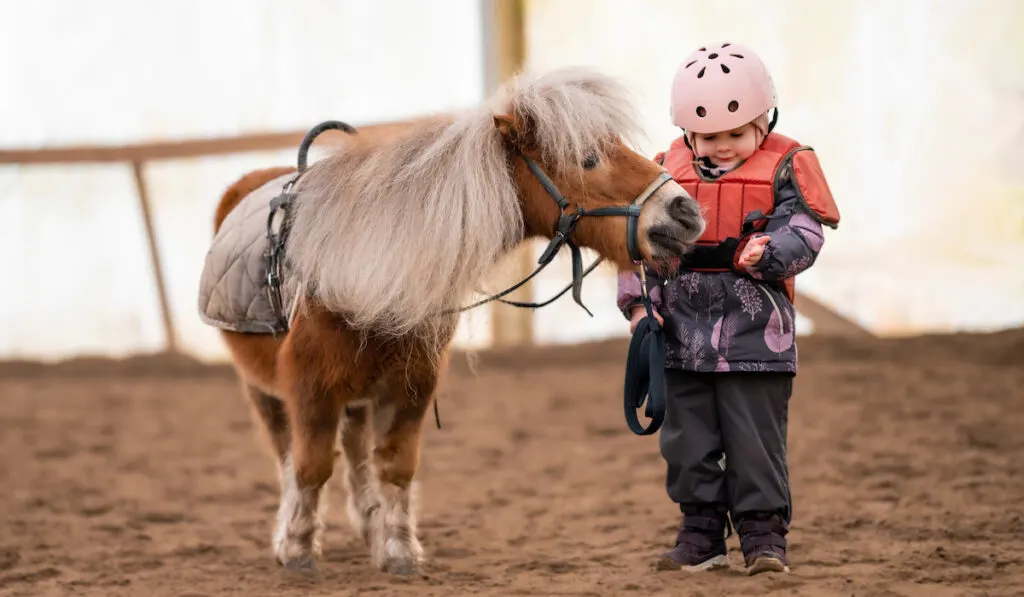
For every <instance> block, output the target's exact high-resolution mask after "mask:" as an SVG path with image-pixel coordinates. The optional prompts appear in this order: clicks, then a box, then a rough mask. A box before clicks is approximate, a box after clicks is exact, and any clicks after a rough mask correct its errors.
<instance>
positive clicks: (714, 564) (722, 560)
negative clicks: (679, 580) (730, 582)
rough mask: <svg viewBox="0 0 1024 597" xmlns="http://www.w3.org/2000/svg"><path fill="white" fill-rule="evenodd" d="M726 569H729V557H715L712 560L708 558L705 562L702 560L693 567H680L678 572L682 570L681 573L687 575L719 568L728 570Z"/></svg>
mask: <svg viewBox="0 0 1024 597" xmlns="http://www.w3.org/2000/svg"><path fill="white" fill-rule="evenodd" d="M728 567H729V557H728V556H724V555H722V556H715V557H713V558H709V559H707V560H704V561H703V562H701V563H700V564H695V565H693V566H682V567H681V568H680V570H682V571H683V572H687V573H693V572H707V571H709V570H718V569H720V568H728Z"/></svg>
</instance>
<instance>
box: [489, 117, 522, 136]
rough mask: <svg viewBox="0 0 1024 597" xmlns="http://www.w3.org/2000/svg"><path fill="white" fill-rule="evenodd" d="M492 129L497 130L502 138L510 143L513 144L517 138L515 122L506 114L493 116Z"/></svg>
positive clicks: (517, 132)
mask: <svg viewBox="0 0 1024 597" xmlns="http://www.w3.org/2000/svg"><path fill="white" fill-rule="evenodd" d="M494 128H496V129H498V132H499V133H501V136H502V137H505V138H506V139H508V140H509V141H511V142H512V143H515V142H516V141H517V140H518V138H519V131H518V130H517V129H516V121H515V120H514V119H513V118H512V117H511V116H508V115H506V114H495V115H494Z"/></svg>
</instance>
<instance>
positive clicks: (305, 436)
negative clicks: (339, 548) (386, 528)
mask: <svg viewBox="0 0 1024 597" xmlns="http://www.w3.org/2000/svg"><path fill="white" fill-rule="evenodd" d="M285 404H286V407H287V411H288V419H289V421H290V422H291V453H290V454H289V455H288V456H286V457H285V459H284V463H283V466H282V474H281V505H280V508H279V509H278V512H277V526H276V528H275V531H274V554H275V555H276V557H277V560H278V562H280V563H281V564H282V565H283V566H284V567H285V568H289V569H313V568H315V567H316V559H317V558H319V557H320V554H321V549H322V542H323V533H324V516H325V514H326V508H327V497H326V492H327V480H328V479H330V477H331V474H332V473H333V472H334V463H335V459H336V457H337V451H336V450H335V446H336V442H337V437H338V424H339V419H340V414H341V400H339V397H338V396H336V395H335V394H334V393H333V392H330V391H326V390H323V389H321V390H319V391H316V390H312V389H310V390H308V391H306V392H298V393H295V394H292V395H290V396H288V399H287V400H286V403H285Z"/></svg>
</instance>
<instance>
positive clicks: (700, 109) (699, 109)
mask: <svg viewBox="0 0 1024 597" xmlns="http://www.w3.org/2000/svg"><path fill="white" fill-rule="evenodd" d="M707 114H708V111H707V110H705V109H704V106H697V116H700V117H701V118H704V117H705V116H707Z"/></svg>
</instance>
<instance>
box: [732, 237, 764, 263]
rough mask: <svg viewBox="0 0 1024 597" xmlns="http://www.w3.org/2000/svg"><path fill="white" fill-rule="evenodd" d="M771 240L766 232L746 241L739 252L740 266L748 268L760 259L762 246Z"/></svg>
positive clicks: (762, 251)
mask: <svg viewBox="0 0 1024 597" xmlns="http://www.w3.org/2000/svg"><path fill="white" fill-rule="evenodd" d="M770 240H771V237H769V236H768V235H767V234H763V235H761V236H755V237H754V238H752V239H750V240H749V241H747V244H746V246H745V247H743V252H742V253H740V258H739V261H738V263H739V265H740V267H743V268H747V269H750V268H752V267H754V266H755V265H757V264H758V262H759V261H761V257H762V256H763V255H764V246H765V245H767V244H768V241H770Z"/></svg>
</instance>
